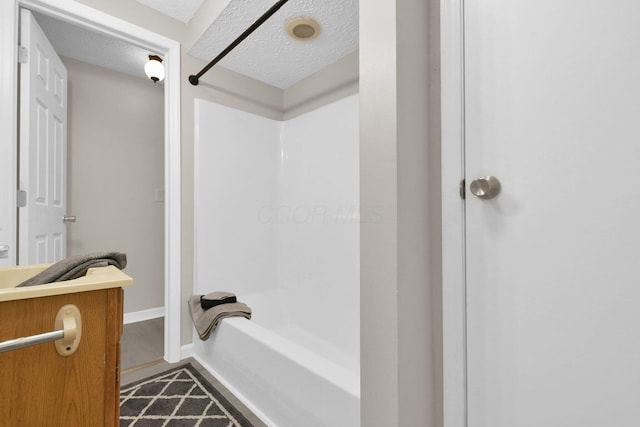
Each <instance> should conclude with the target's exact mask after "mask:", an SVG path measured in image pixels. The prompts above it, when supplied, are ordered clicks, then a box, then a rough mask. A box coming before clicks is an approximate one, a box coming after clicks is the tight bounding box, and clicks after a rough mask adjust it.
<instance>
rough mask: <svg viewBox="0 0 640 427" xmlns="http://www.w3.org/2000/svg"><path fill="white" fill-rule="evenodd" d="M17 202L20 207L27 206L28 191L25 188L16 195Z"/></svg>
mask: <svg viewBox="0 0 640 427" xmlns="http://www.w3.org/2000/svg"><path fill="white" fill-rule="evenodd" d="M16 204H17V205H18V207H19V208H24V207H25V206H27V192H26V191H24V190H18V194H17V195H16Z"/></svg>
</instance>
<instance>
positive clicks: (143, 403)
mask: <svg viewBox="0 0 640 427" xmlns="http://www.w3.org/2000/svg"><path fill="white" fill-rule="evenodd" d="M120 426H121V427H125V426H126V427H155V426H158V427H159V426H167V427H170V426H171V427H173V426H176V427H177V426H194V427H195V426H198V427H223V426H224V427H253V424H252V423H251V422H249V421H248V420H247V419H246V418H245V417H244V415H242V414H241V413H240V412H239V411H238V410H237V409H236V408H234V407H233V405H231V404H230V403H229V401H228V400H227V399H226V398H224V396H222V394H221V393H220V392H219V391H218V390H216V389H215V387H213V385H211V383H209V381H207V380H206V379H205V378H204V377H203V376H202V375H201V374H200V373H199V372H198V371H197V370H196V368H194V367H193V366H191V364H189V363H187V364H185V365H182V366H178V367H176V368H172V369H170V370H168V371H165V372H161V373H159V374H156V375H153V376H151V377H148V378H145V379H143V380H140V381H136V382H134V383H131V384H128V385H125V386H123V387H122V388H121V389H120Z"/></svg>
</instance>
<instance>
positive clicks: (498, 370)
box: [464, 0, 640, 427]
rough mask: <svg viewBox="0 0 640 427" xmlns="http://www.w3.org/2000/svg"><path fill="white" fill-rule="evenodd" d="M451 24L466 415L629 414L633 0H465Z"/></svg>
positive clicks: (639, 202) (633, 337) (635, 306)
mask: <svg viewBox="0 0 640 427" xmlns="http://www.w3.org/2000/svg"><path fill="white" fill-rule="evenodd" d="M464 34H465V56H464V58H465V147H466V148H465V150H466V171H465V174H466V181H467V199H466V216H467V224H466V227H467V254H466V257H467V358H468V359H467V365H468V373H467V375H468V377H467V380H468V383H467V387H468V426H469V427H543V426H544V427H574V426H575V427H603V426H616V427H627V426H636V425H640V178H639V176H638V169H639V168H638V164H639V162H640V1H638V0H616V1H613V2H612V1H608V0H586V1H585V0H562V1H559V0H536V1H530V0H527V1H524V0H474V1H467V2H465V32H464ZM483 175H494V176H496V177H497V178H498V179H499V180H500V181H501V183H502V191H501V193H500V194H499V195H498V196H497V197H495V198H494V199H490V200H483V199H480V198H478V197H476V196H474V195H472V194H470V188H469V184H470V182H471V181H472V180H474V179H475V178H478V177H480V176H483Z"/></svg>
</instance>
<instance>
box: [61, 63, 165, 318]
mask: <svg viewBox="0 0 640 427" xmlns="http://www.w3.org/2000/svg"><path fill="white" fill-rule="evenodd" d="M63 62H64V64H65V66H66V67H67V70H68V72H69V114H68V115H69V122H68V124H69V128H68V129H69V131H68V135H69V138H68V152H67V157H68V165H69V170H68V172H69V173H68V182H67V186H68V195H69V200H68V206H69V212H70V213H71V214H73V215H76V216H77V218H78V220H77V222H76V223H73V224H70V226H69V227H68V230H69V235H68V243H67V247H68V253H69V255H75V254H78V253H86V252H94V251H104V250H117V251H123V252H125V253H126V254H127V258H128V265H127V267H126V269H125V271H126V272H127V274H129V275H130V276H131V277H133V279H134V281H135V283H134V286H132V287H127V288H125V298H124V311H125V313H130V312H135V311H140V310H146V309H151V308H157V307H163V306H164V203H163V202H162V201H156V191H157V190H163V188H164V88H163V87H162V86H161V85H154V84H153V83H152V82H151V81H150V80H145V79H139V78H136V77H131V76H128V75H126V74H122V73H118V72H115V71H111V70H106V69H104V68H100V67H96V66H94V65H90V64H86V63H84V62H80V61H77V60H74V59H70V58H63Z"/></svg>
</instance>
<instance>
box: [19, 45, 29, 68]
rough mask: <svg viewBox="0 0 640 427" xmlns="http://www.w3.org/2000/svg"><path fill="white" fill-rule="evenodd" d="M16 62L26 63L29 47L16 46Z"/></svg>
mask: <svg viewBox="0 0 640 427" xmlns="http://www.w3.org/2000/svg"><path fill="white" fill-rule="evenodd" d="M18 62H19V63H20V64H27V63H28V62H29V49H27V48H26V47H24V46H18Z"/></svg>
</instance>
